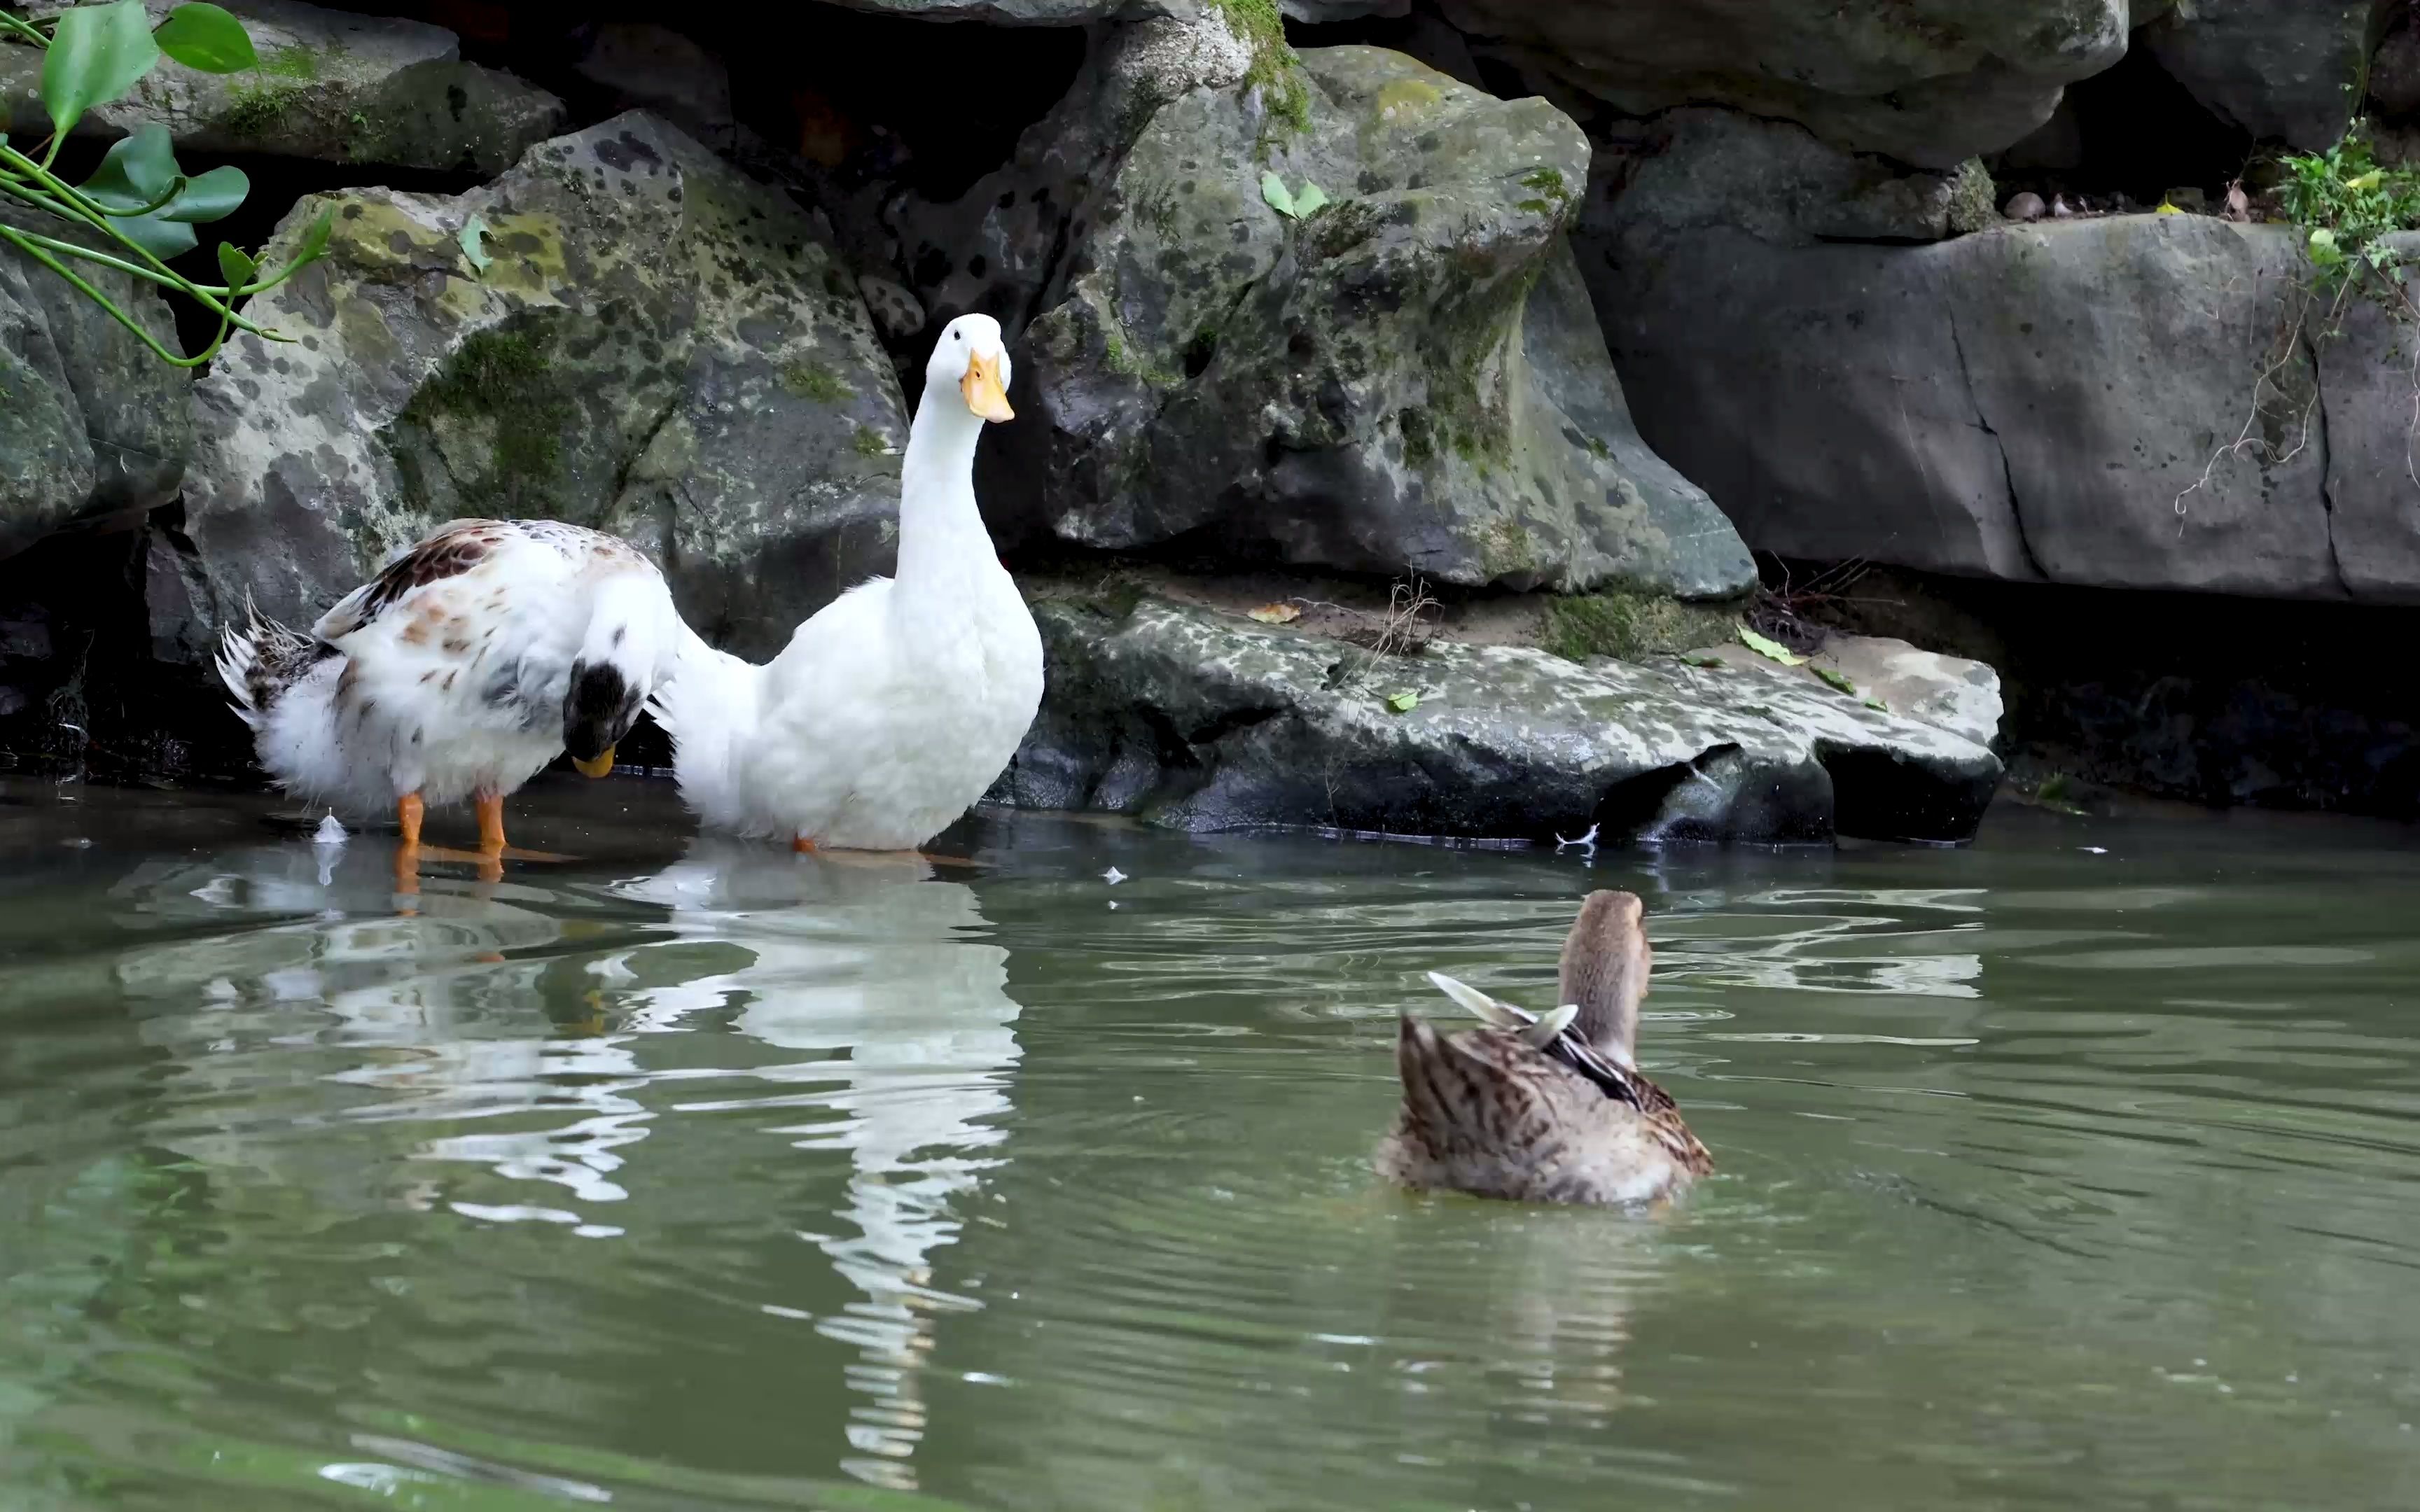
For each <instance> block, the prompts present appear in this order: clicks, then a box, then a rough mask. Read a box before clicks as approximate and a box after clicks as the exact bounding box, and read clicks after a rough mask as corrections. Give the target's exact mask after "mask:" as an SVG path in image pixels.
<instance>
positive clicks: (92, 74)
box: [42, 0, 160, 136]
mask: <svg viewBox="0 0 2420 1512" xmlns="http://www.w3.org/2000/svg"><path fill="white" fill-rule="evenodd" d="M159 61H160V48H159V44H157V43H155V42H154V41H152V40H151V18H150V17H149V16H147V15H146V14H144V11H143V0H116V4H115V5H107V6H77V7H75V8H72V9H69V10H64V11H61V12H60V13H59V24H58V30H57V31H56V32H54V34H53V35H52V37H51V45H50V48H49V50H48V51H47V52H46V53H45V54H44V55H43V57H42V104H43V105H44V107H45V108H47V109H48V110H49V111H50V113H51V125H52V127H53V128H54V130H55V131H57V132H58V134H59V135H61V136H65V135H66V134H67V133H68V129H69V128H70V127H72V126H73V125H75V123H76V122H77V121H79V120H81V119H83V118H84V113H85V111H88V110H90V109H92V108H93V107H94V106H95V105H106V104H108V103H109V102H110V101H111V100H116V99H117V98H119V97H120V96H122V95H124V94H125V93H126V91H128V90H129V89H132V88H133V87H134V84H135V81H136V80H138V79H140V78H142V77H143V76H144V75H145V74H147V73H148V72H150V71H151V66H152V65H153V64H155V63H157V62H159Z"/></svg>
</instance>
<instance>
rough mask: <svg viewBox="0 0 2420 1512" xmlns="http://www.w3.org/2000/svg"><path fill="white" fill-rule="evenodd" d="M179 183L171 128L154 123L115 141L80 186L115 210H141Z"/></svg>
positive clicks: (86, 192)
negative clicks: (170, 135) (169, 134)
mask: <svg viewBox="0 0 2420 1512" xmlns="http://www.w3.org/2000/svg"><path fill="white" fill-rule="evenodd" d="M72 14H73V12H72V11H70V15H72ZM176 181H177V148H176V146H175V144H173V143H171V142H170V141H169V140H168V129H167V128H166V127H164V126H163V125H161V124H160V123H159V122H157V121H152V122H150V123H149V124H147V125H144V126H139V127H137V128H135V130H134V133H133V134H132V136H122V137H119V138H118V139H117V140H116V141H115V142H112V143H111V144H110V145H109V150H108V151H107V152H106V153H104V154H102V156H101V166H100V167H98V168H95V169H94V170H93V171H92V177H89V178H87V179H85V181H84V182H83V183H82V184H79V185H78V186H77V187H78V188H79V189H82V190H83V191H84V192H85V195H86V196H87V197H89V198H91V199H93V200H96V201H98V202H99V203H101V204H102V205H106V206H108V207H109V208H111V209H113V210H139V209H141V208H143V207H144V206H146V205H148V204H150V203H152V202H153V201H154V200H157V199H158V198H159V197H160V196H161V195H163V194H164V193H167V192H168V186H169V185H171V184H173V183H175V182H176Z"/></svg>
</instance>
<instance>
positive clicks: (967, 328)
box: [924, 315, 1016, 421]
mask: <svg viewBox="0 0 2420 1512" xmlns="http://www.w3.org/2000/svg"><path fill="white" fill-rule="evenodd" d="M1008 374H1009V368H1008V347H1007V344H1006V343H1004V342H1003V341H1001V334H1000V322H999V321H997V320H995V319H993V318H992V317H991V316H987V315H962V316H958V317H957V318H956V319H955V320H953V321H951V322H950V323H949V324H948V325H946V326H944V327H942V328H941V339H940V340H939V341H938V342H935V343H934V344H933V360H932V361H931V362H929V363H925V364H924V384H925V388H926V392H928V393H943V392H945V391H947V390H950V389H955V390H957V391H958V393H959V395H960V396H961V397H962V398H964V399H965V400H966V405H967V409H969V410H970V412H972V413H973V414H974V415H975V416H976V417H977V418H978V419H982V420H992V421H999V420H1015V419H1016V410H1014V409H1010V408H1009V407H1008Z"/></svg>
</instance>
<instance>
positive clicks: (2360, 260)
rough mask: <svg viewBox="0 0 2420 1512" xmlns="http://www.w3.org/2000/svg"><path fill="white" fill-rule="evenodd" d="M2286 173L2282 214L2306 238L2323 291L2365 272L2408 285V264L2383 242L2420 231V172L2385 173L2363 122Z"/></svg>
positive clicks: (2289, 164) (2288, 164) (2292, 161)
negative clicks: (2392, 234)
mask: <svg viewBox="0 0 2420 1512" xmlns="http://www.w3.org/2000/svg"><path fill="white" fill-rule="evenodd" d="M2280 166H2282V167H2283V168H2284V169H2285V171H2286V177H2285V181H2284V182H2283V183H2282V184H2280V185H2279V186H2278V198H2279V202H2280V207H2281V208H2283V209H2284V210H2285V212H2286V218H2287V219H2288V220H2290V221H2292V222H2293V223H2294V224H2296V225H2298V226H2301V227H2303V228H2304V231H2305V232H2306V233H2307V239H2306V240H2305V242H2304V246H2305V249H2306V250H2307V251H2308V252H2309V254H2310V258H2311V266H2312V267H2313V268H2314V269H2315V270H2317V272H2318V275H2319V286H2320V288H2321V289H2322V290H2324V291H2328V292H2334V291H2335V289H2336V288H2337V287H2338V286H2339V285H2342V284H2343V283H2345V281H2346V280H2347V279H2349V278H2352V277H2356V276H2359V275H2360V274H2362V273H2363V272H2365V271H2366V272H2370V273H2374V274H2376V275H2377V276H2379V277H2380V278H2381V279H2385V280H2387V281H2389V282H2391V283H2392V284H2394V285H2397V286H2398V287H2399V286H2400V285H2402V283H2403V282H2404V276H2405V275H2404V269H2403V264H2402V260H2401V258H2400V257H2399V256H2398V255H2397V249H2396V248H2394V247H2392V246H2390V245H2387V244H2386V243H2385V242H2384V240H2383V238H2384V237H2385V236H2386V235H2387V234H2388V233H2390V232H2395V231H2409V230H2412V229H2414V228H2420V169H2413V168H2412V167H2409V166H2405V165H2400V164H2398V165H2397V166H2395V167H2392V168H2388V167H2381V165H2380V164H2379V162H2378V160H2377V158H2376V157H2375V156H2374V155H2373V153H2372V152H2371V149H2370V145H2369V138H2368V135H2367V134H2366V131H2364V130H2363V124H2362V123H2361V122H2359V121H2355V122H2354V123H2353V124H2352V126H2351V127H2350V128H2349V129H2348V130H2347V131H2346V132H2345V134H2344V135H2343V136H2342V137H2340V138H2339V139H2337V141H2336V143H2335V146H2333V147H2329V148H2328V149H2327V150H2326V151H2324V152H2300V153H2294V154H2292V155H2290V156H2288V157H2286V158H2284V159H2282V160H2280Z"/></svg>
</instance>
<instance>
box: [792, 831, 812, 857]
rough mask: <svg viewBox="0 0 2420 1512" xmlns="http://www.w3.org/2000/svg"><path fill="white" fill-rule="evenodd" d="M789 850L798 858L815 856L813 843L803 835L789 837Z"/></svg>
mask: <svg viewBox="0 0 2420 1512" xmlns="http://www.w3.org/2000/svg"><path fill="white" fill-rule="evenodd" d="M790 849H792V850H794V851H796V852H798V853H799V855H800V856H813V855H814V854H815V842H814V841H811V840H809V839H807V837H806V836H804V835H793V836H791V837H790Z"/></svg>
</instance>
